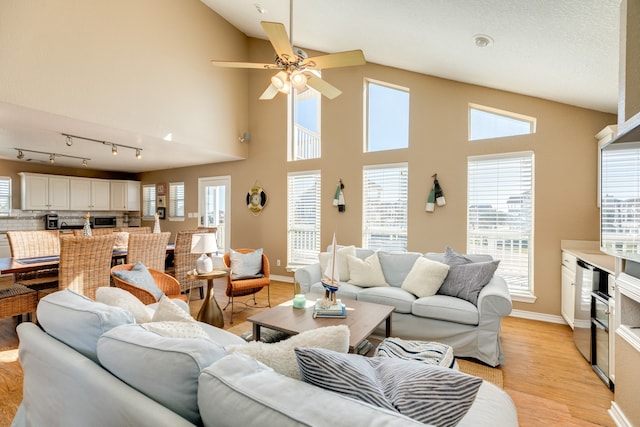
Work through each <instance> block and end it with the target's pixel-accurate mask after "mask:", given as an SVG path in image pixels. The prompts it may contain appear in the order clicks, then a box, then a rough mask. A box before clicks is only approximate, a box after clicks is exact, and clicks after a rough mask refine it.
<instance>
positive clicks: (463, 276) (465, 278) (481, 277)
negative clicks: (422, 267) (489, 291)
mask: <svg viewBox="0 0 640 427" xmlns="http://www.w3.org/2000/svg"><path fill="white" fill-rule="evenodd" d="M498 264H500V261H499V260H496V261H488V262H474V263H470V264H461V265H452V266H450V267H449V274H447V277H446V278H445V279H444V282H443V283H442V286H440V289H438V294H440V295H449V296H452V297H457V298H461V299H463V300H467V301H469V302H470V303H472V304H473V305H476V306H477V305H478V296H479V295H480V291H481V290H482V288H484V287H485V286H486V285H487V283H489V281H490V280H491V278H492V277H493V274H494V273H495V272H496V269H497V268H498Z"/></svg>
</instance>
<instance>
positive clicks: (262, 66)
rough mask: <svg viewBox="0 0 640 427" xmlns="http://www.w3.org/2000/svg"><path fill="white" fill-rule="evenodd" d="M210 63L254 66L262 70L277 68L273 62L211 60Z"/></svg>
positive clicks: (227, 65) (237, 66)
mask: <svg viewBox="0 0 640 427" xmlns="http://www.w3.org/2000/svg"><path fill="white" fill-rule="evenodd" d="M211 64H212V65H215V66H216V67H222V68H256V69H264V70H273V69H276V68H278V66H277V65H275V64H261V63H258V62H238V61H216V60H215V59H213V60H211Z"/></svg>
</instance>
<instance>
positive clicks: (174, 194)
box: [169, 182, 184, 219]
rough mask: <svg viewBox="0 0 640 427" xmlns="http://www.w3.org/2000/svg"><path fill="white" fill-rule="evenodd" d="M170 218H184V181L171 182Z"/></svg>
mask: <svg viewBox="0 0 640 427" xmlns="http://www.w3.org/2000/svg"><path fill="white" fill-rule="evenodd" d="M169 218H172V219H184V182H170V183H169Z"/></svg>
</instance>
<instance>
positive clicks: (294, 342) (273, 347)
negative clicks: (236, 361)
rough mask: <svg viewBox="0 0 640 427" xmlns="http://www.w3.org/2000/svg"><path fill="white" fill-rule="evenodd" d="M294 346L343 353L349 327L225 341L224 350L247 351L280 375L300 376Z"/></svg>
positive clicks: (346, 346) (347, 349) (244, 352)
mask: <svg viewBox="0 0 640 427" xmlns="http://www.w3.org/2000/svg"><path fill="white" fill-rule="evenodd" d="M296 347H318V348H325V349H329V350H333V351H336V352H341V353H346V352H347V351H349V327H348V326H347V325H338V326H326V327H324V328H317V329H311V330H309V331H305V332H302V333H300V334H298V335H294V336H292V337H291V338H288V339H286V340H284V341H279V342H276V343H273V344H267V343H263V342H259V341H251V342H250V343H247V344H240V345H236V344H233V345H228V346H226V347H225V350H226V351H227V353H241V354H246V355H247V356H251V357H253V358H254V359H256V360H257V361H259V362H262V363H264V364H265V365H267V366H269V367H271V368H272V369H273V370H274V371H276V372H279V373H281V374H282V375H286V376H288V377H291V378H295V379H300V372H299V370H298V363H297V362H296V355H295V353H294V349H295V348H296Z"/></svg>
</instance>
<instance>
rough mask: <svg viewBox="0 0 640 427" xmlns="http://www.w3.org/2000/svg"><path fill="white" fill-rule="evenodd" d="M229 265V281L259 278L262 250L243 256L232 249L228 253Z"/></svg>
mask: <svg viewBox="0 0 640 427" xmlns="http://www.w3.org/2000/svg"><path fill="white" fill-rule="evenodd" d="M229 261H230V263H231V279H233V280H237V279H243V278H253V277H257V276H260V277H261V273H260V272H261V271H262V248H260V249H256V250H255V251H253V252H249V253H248V254H243V253H240V252H237V251H234V250H233V249H231V250H230V252H229Z"/></svg>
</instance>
